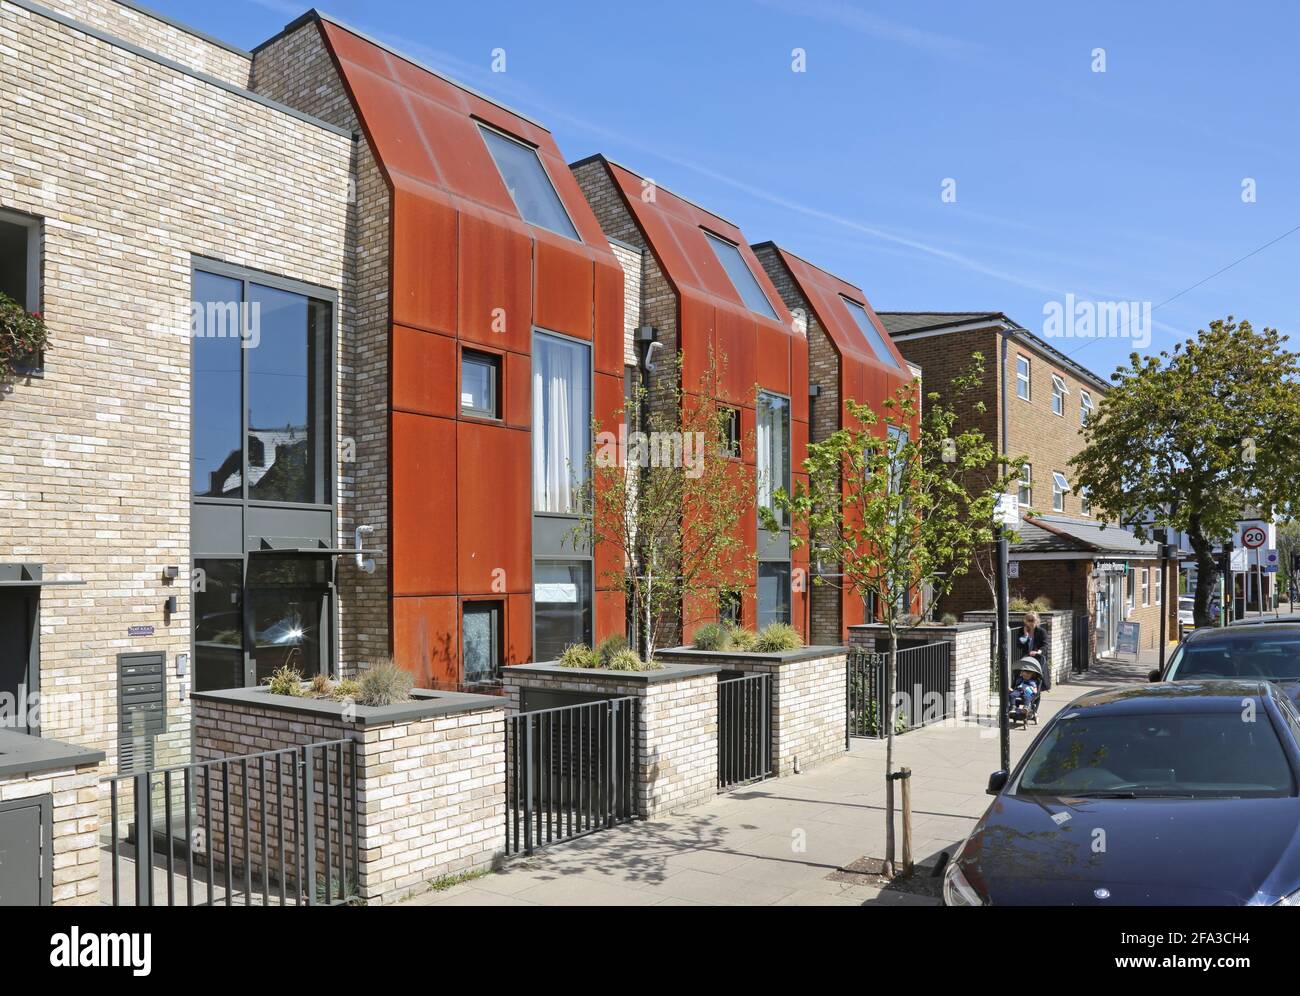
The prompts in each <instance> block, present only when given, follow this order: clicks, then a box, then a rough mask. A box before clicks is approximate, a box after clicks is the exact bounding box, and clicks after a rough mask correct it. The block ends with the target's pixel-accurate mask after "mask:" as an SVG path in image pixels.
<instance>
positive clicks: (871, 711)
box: [844, 640, 956, 747]
mask: <svg viewBox="0 0 1300 996" xmlns="http://www.w3.org/2000/svg"><path fill="white" fill-rule="evenodd" d="M888 666H889V654H888V653H887V652H885V651H881V652H874V651H868V650H864V649H862V648H861V647H854V648H853V649H852V650H850V651H849V659H848V674H847V679H846V686H847V687H846V688H845V699H846V702H845V705H846V713H847V729H846V735H845V738H844V740H845V746H846V747H847V746H848V740H849V738H850V737H883V736H885V734H886V732H887V731H886V728H885V726H886V721H885V717H886V716H888V714H889V710H888V708H887V703H886V698H885V669H886V668H887V667H888ZM894 702H895V704H896V707H897V710H896V712H895V724H896V725H895V728H894V732H895V733H906V732H907V731H908V730H914V729H916V728H917V727H921V726H925V725H927V724H929V723H935V722H939V721H940V720H943V719H947V718H948V717H949V716H952V715H954V714H955V713H954V710H955V708H956V703H955V702H954V701H953V694H952V644H951V643H949V642H948V641H946V640H941V641H939V642H937V643H927V644H924V645H922V646H919V647H908V648H906V649H902V650H899V651H898V671H897V673H896V675H895V679H894Z"/></svg>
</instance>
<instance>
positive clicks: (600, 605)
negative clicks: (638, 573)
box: [594, 591, 627, 643]
mask: <svg viewBox="0 0 1300 996" xmlns="http://www.w3.org/2000/svg"><path fill="white" fill-rule="evenodd" d="M626 632H627V610H626V608H625V604H624V599H623V593H622V592H621V591H598V592H596V632H595V634H594V636H595V641H596V642H597V643H599V642H600V641H601V640H603V639H605V637H607V636H615V635H618V636H622V635H623V634H625V633H626Z"/></svg>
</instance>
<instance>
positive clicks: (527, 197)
mask: <svg viewBox="0 0 1300 996" xmlns="http://www.w3.org/2000/svg"><path fill="white" fill-rule="evenodd" d="M478 130H479V131H481V132H482V133H483V141H484V142H485V143H486V144H487V148H488V152H490V153H491V154H492V160H493V161H494V162H495V163H496V164H497V169H498V170H499V171H500V173H501V179H502V180H504V181H505V185H506V189H507V190H509V191H510V199H511V200H513V201H514V202H515V208H516V209H517V210H518V211H519V215H520V217H522V218H523V219H524V221H526V222H528V224H530V225H536V226H537V227H538V228H545V229H547V230H548V231H551V232H554V233H555V234H556V235H563V236H564V237H565V238H566V239H573V240H574V241H575V242H580V241H581V239H579V238H578V230H577V229H576V228H574V227H573V222H572V220H570V218H569V214H568V212H567V211H565V210H564V202H563V201H561V200H560V195H559V194H557V193H556V192H555V187H554V185H552V183H551V178H550V177H549V176H547V175H546V169H545V167H544V166H542V161H541V159H539V158H538V156H537V150H536V149H533V148H531V147H530V146H527V145H524V144H523V143H522V142H516V141H515V140H514V139H513V138H507V137H506V136H505V135H502V134H501V133H500V132H499V131H493V130H492V129H491V128H484V127H483V126H482V125H479V128H478Z"/></svg>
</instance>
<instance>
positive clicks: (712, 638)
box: [695, 623, 731, 650]
mask: <svg viewBox="0 0 1300 996" xmlns="http://www.w3.org/2000/svg"><path fill="white" fill-rule="evenodd" d="M730 646H731V629H730V628H729V627H727V626H724V625H723V624H722V623H705V624H704V625H703V626H701V627H700V628H699V629H697V630H696V631H695V649H696V650H726V649H727V648H728V647H730Z"/></svg>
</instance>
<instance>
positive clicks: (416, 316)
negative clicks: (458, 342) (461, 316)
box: [391, 174, 457, 333]
mask: <svg viewBox="0 0 1300 996" xmlns="http://www.w3.org/2000/svg"><path fill="white" fill-rule="evenodd" d="M392 211H393V232H392V239H393V245H392V263H391V265H392V285H393V321H395V322H397V323H399V324H403V325H410V326H412V327H414V328H422V329H431V330H434V331H438V332H452V333H454V332H455V331H456V228H457V220H456V211H455V209H454V208H453V207H452V205H451V203H450V201H449V200H448V199H447V197H446V195H445V194H443V193H442V192H440V191H438V190H436V189H435V188H433V187H430V186H429V185H427V184H424V183H420V182H418V181H414V180H410V179H408V178H407V177H405V176H402V175H401V174H399V175H398V176H397V177H396V178H395V181H394V184H393V206H392Z"/></svg>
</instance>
